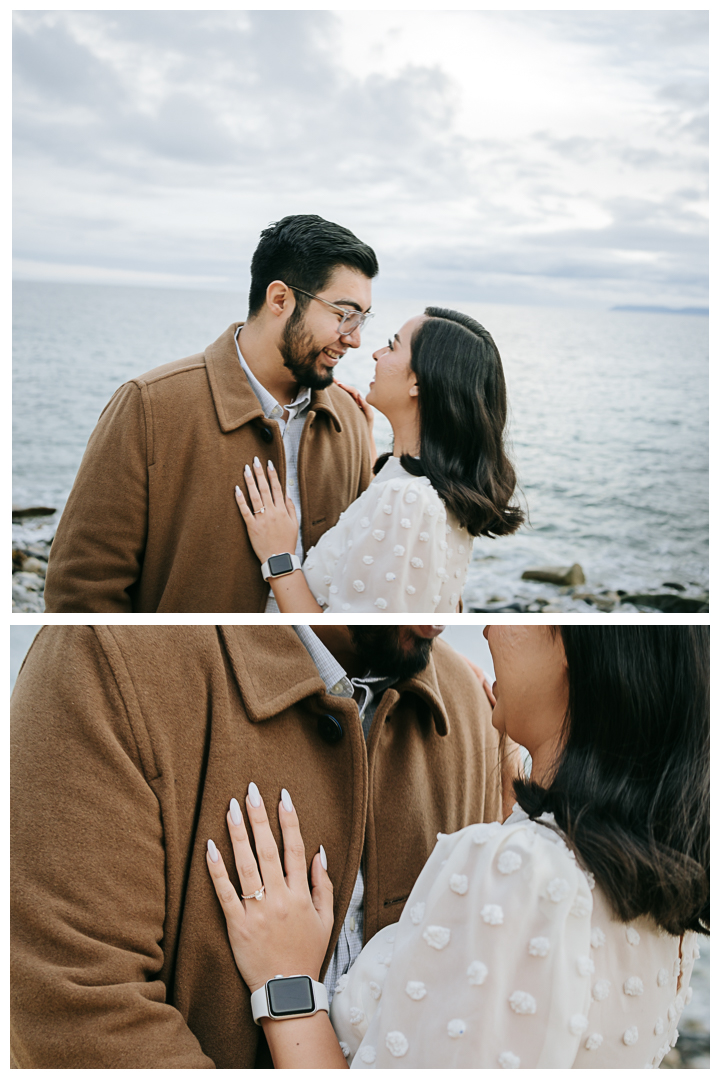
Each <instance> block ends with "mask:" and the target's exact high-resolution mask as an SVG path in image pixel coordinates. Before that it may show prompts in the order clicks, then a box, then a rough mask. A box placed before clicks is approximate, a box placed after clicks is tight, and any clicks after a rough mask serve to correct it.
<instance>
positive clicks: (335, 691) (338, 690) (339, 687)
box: [331, 682, 344, 694]
mask: <svg viewBox="0 0 720 1080" xmlns="http://www.w3.org/2000/svg"><path fill="white" fill-rule="evenodd" d="M343 689H344V687H343V684H342V683H341V682H336V683H335V685H334V686H333V688H332V690H331V693H333V694H341V693H342V691H343Z"/></svg>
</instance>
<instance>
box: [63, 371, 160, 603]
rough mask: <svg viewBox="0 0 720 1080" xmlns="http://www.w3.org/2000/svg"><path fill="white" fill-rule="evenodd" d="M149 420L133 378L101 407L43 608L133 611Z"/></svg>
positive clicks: (144, 519)
mask: <svg viewBox="0 0 720 1080" xmlns="http://www.w3.org/2000/svg"><path fill="white" fill-rule="evenodd" d="M150 423H151V418H150V417H149V416H148V417H146V411H145V407H144V402H143V390H142V389H141V388H140V387H139V386H138V385H137V384H136V383H134V382H129V383H126V384H125V385H124V386H121V387H120V389H119V390H117V391H116V393H115V394H114V396H113V397H112V398H111V400H110V401H109V402H108V404H107V406H106V407H105V409H104V410H103V413H102V415H101V416H100V419H99V420H98V423H97V426H96V427H95V430H94V431H93V433H92V435H91V436H90V440H89V442H88V445H87V449H86V451H85V454H84V456H83V459H82V462H81V464H80V469H79V471H78V474H77V476H76V478H75V483H74V485H73V489H72V491H71V492H70V498H69V499H68V501H67V504H66V506H65V510H64V511H63V515H62V518H61V520H60V524H59V525H58V529H57V533H56V535H55V539H54V540H53V544H52V549H51V552H50V561H49V565H48V572H47V581H46V583H45V610H46V611H49V612H84V611H88V612H89V611H132V599H131V592H130V590H131V588H132V586H133V584H134V583H135V582H136V581H137V579H138V578H139V576H140V572H141V568H142V559H143V553H144V550H145V542H146V536H147V525H148V510H147V506H148V466H149V465H150V464H151V453H152V447H151V442H152V439H151V436H150V438H149V437H148V432H149V424H150Z"/></svg>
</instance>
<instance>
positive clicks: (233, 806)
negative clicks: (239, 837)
mask: <svg viewBox="0 0 720 1080" xmlns="http://www.w3.org/2000/svg"><path fill="white" fill-rule="evenodd" d="M230 817H231V818H232V823H233V825H242V814H241V813H240V803H239V802H238V801H237V799H231V800H230Z"/></svg>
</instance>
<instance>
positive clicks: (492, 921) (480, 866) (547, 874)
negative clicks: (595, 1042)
mask: <svg viewBox="0 0 720 1080" xmlns="http://www.w3.org/2000/svg"><path fill="white" fill-rule="evenodd" d="M592 908H593V902H592V894H591V891H590V883H589V881H588V880H587V879H586V876H585V874H584V873H583V872H582V871H581V870H580V869H579V867H578V866H577V864H576V863H575V860H574V858H573V856H572V855H571V853H570V852H569V851H568V850H567V848H566V847H565V845H564V844H563V843H562V841H561V840H560V841H559V842H557V843H556V842H555V841H554V839H553V838H550V839H548V838H547V831H546V830H543V829H538V828H537V827H536V826H534V824H533V823H531V822H526V821H525V822H518V823H515V824H513V825H510V826H508V825H505V826H500V825H498V824H495V825H474V826H470V827H469V828H467V829H463V830H462V831H461V832H460V833H455V834H454V835H453V836H449V837H443V836H441V837H440V838H439V842H438V845H437V847H436V849H435V851H434V852H433V854H432V855H431V857H430V859H429V860H428V862H427V864H426V866H425V868H424V869H423V871H422V873H421V875H420V877H419V878H418V881H417V882H416V885H415V887H414V889H413V892H412V893H411V895H410V898H409V900H408V902H407V905H406V907H405V910H404V911H403V914H402V916H401V919H400V922H399V923H398V926H397V934H396V939H395V942H394V946H393V953H392V956H391V957H390V958H389V966H388V972H387V976H386V978H385V981H384V986H383V987H382V989H381V996H380V997H379V1001H378V1005H377V1009H376V1011H375V1014H374V1016H373V1017H372V1020H371V1021H370V1023H369V1025H368V1029H367V1032H366V1034H365V1035H364V1038H363V1039H362V1042H361V1043H360V1046H359V1049H358V1051H357V1053H356V1054H355V1055H354V1058H353V1061H352V1067H353V1068H401V1069H409V1068H486V1069H493V1068H494V1069H497V1068H570V1067H571V1066H572V1064H573V1062H574V1060H575V1057H576V1055H577V1052H578V1049H579V1047H580V1042H581V1039H582V1038H583V1033H584V1032H585V1030H586V1028H587V1026H588V1021H587V1014H588V1010H589V1007H590V1002H591V975H592V972H593V962H592V960H591V958H590V951H591V949H590V917H591V913H592ZM359 970H360V969H359ZM352 978H353V973H352V971H351V973H350V984H349V985H348V991H350V992H351V993H352V992H353V987H352ZM338 1036H339V1038H340V1039H343V1033H342V1032H341V1031H338Z"/></svg>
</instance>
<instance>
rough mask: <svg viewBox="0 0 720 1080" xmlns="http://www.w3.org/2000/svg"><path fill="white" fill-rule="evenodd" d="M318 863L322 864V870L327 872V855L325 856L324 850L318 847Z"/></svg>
mask: <svg viewBox="0 0 720 1080" xmlns="http://www.w3.org/2000/svg"><path fill="white" fill-rule="evenodd" d="M320 862H321V863H322V868H323V870H327V855H326V854H325V848H324V847H323V846H322V844H321V845H320Z"/></svg>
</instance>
